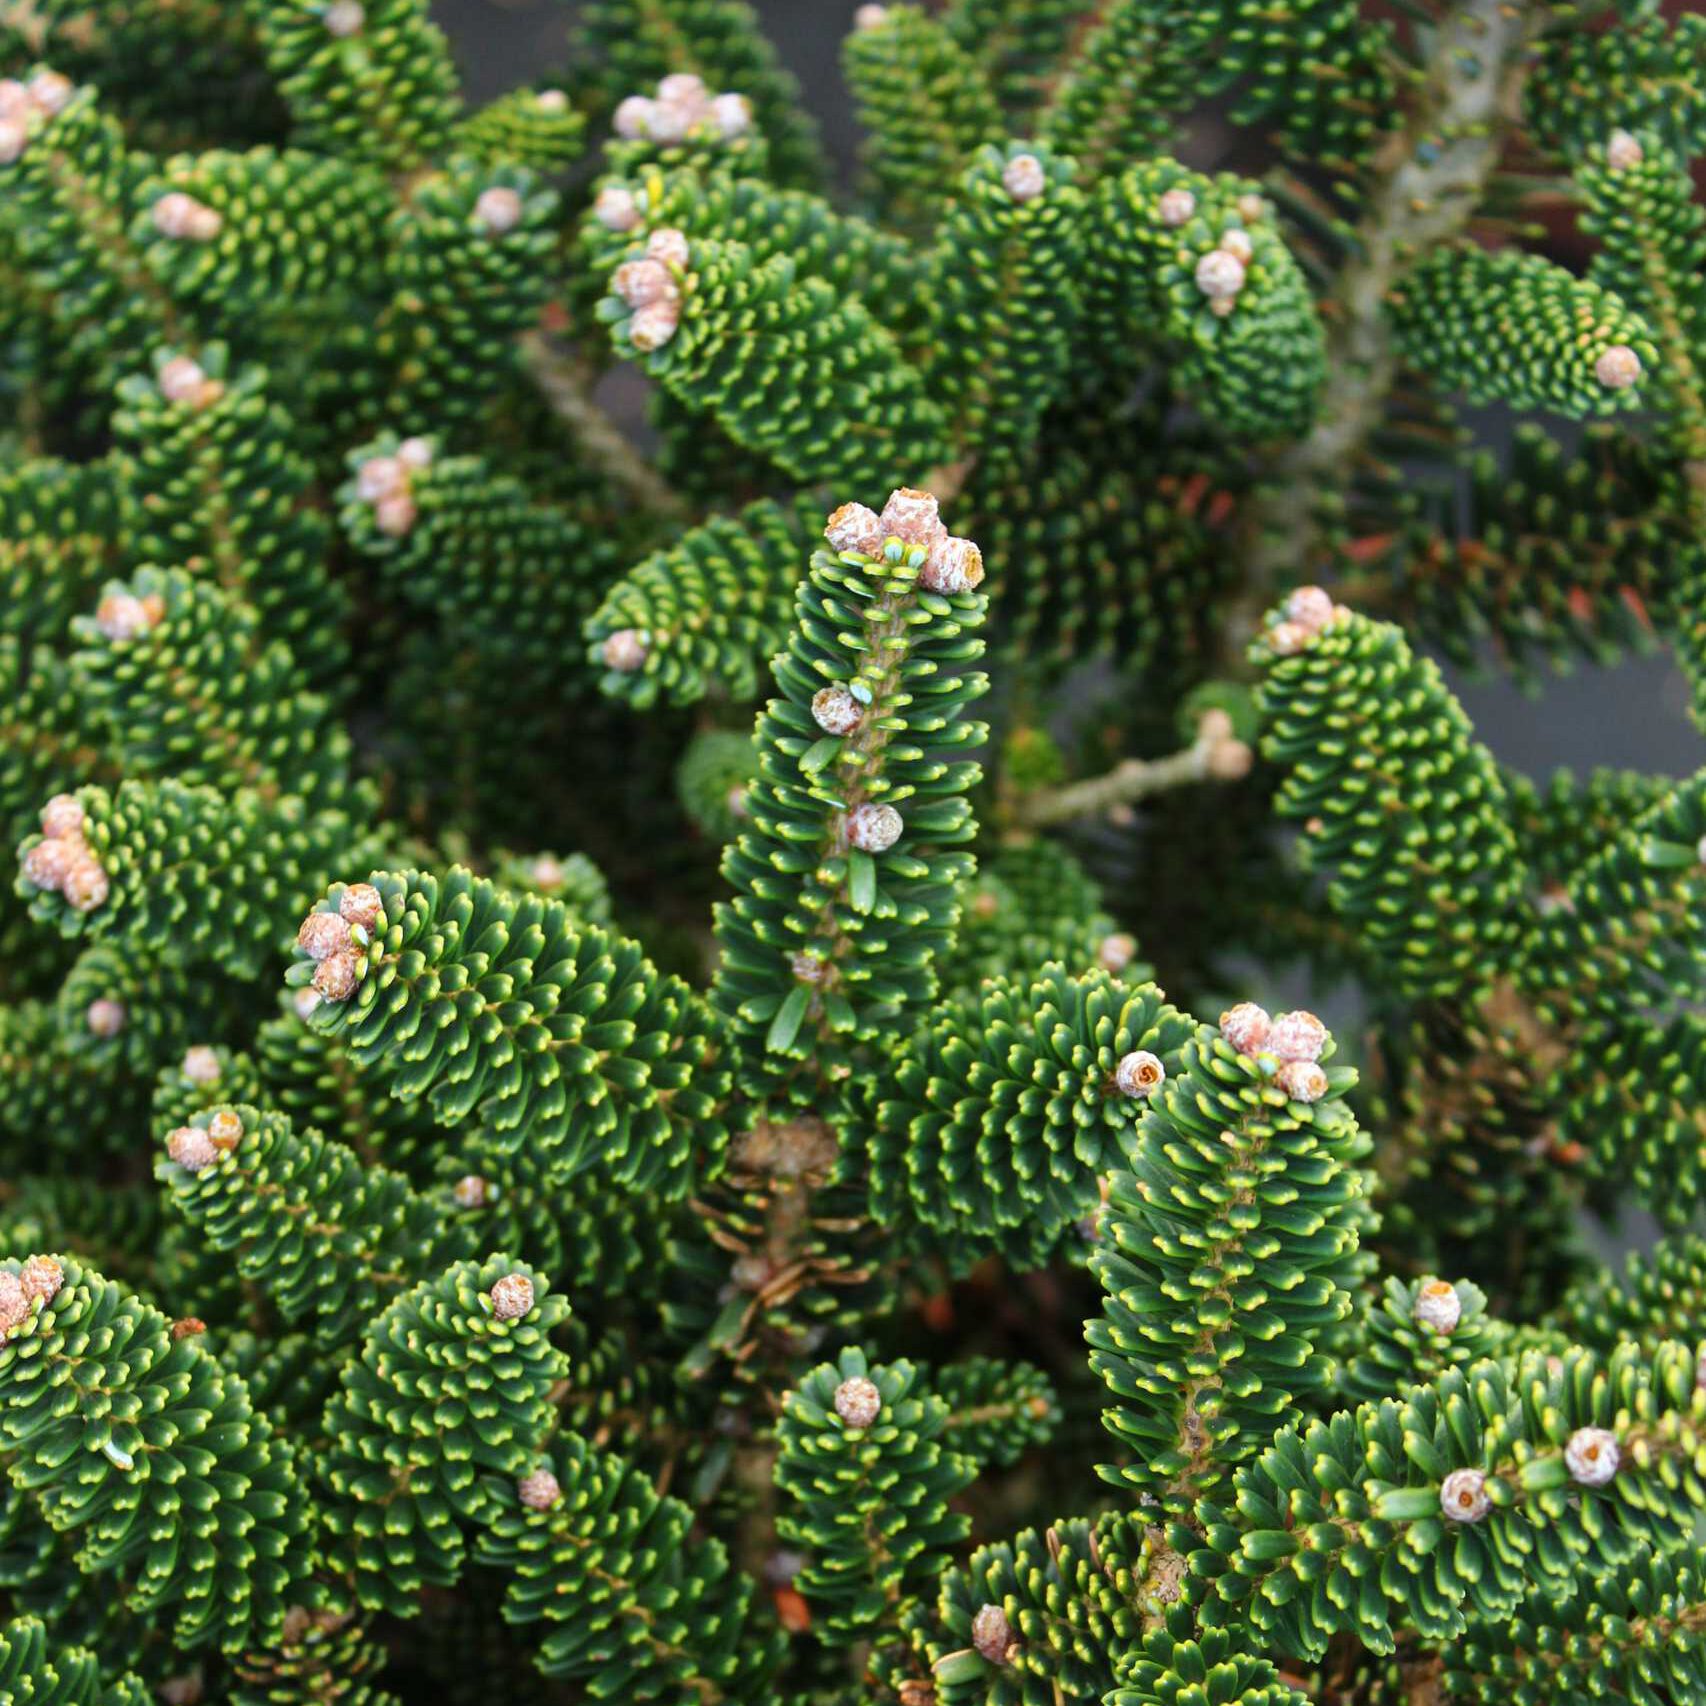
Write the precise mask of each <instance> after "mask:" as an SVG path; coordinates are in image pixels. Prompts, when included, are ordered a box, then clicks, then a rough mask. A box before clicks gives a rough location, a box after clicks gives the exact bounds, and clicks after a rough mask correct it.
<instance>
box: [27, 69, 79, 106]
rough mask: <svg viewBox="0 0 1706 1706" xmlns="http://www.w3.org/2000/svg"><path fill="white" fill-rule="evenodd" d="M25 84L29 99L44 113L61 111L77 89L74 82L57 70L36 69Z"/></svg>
mask: <svg viewBox="0 0 1706 1706" xmlns="http://www.w3.org/2000/svg"><path fill="white" fill-rule="evenodd" d="M27 86H28V88H29V92H30V99H31V100H32V101H33V102H35V104H36V105H37V106H38V107H40V108H41V110H42V111H43V112H44V113H57V112H63V111H64V110H65V106H66V103H67V102H69V101H70V99H71V97H72V95H74V94H75V93H76V90H77V86H76V84H74V83H73V82H72V81H71V79H70V78H69V77H67V76H65V75H63V74H62V73H61V72H58V71H38V72H37V73H36V74H35V76H33V77H32V78H31V79H30V80H29V84H28V85H27Z"/></svg>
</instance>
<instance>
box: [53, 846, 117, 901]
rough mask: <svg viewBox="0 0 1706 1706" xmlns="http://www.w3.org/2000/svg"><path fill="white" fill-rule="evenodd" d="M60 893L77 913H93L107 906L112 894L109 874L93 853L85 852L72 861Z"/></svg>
mask: <svg viewBox="0 0 1706 1706" xmlns="http://www.w3.org/2000/svg"><path fill="white" fill-rule="evenodd" d="M60 892H61V893H62V894H63V895H64V896H65V899H66V902H67V904H69V905H70V906H71V907H72V908H73V910H75V911H77V912H93V911H95V910H96V908H97V907H101V906H104V905H105V904H106V899H107V895H108V894H109V892H110V885H109V884H108V882H107V873H106V872H105V871H104V870H103V869H102V868H101V863H100V861H99V860H98V859H97V858H96V857H95V856H94V854H93V853H90V852H88V851H84V852H82V853H80V854H79V855H78V856H77V857H76V858H75V859H74V860H72V862H71V867H70V869H69V870H67V871H66V873H65V881H64V883H63V884H62V885H61V888H60Z"/></svg>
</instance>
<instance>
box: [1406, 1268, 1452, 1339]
mask: <svg viewBox="0 0 1706 1706" xmlns="http://www.w3.org/2000/svg"><path fill="white" fill-rule="evenodd" d="M1412 1313H1413V1314H1414V1316H1415V1318H1416V1325H1417V1326H1418V1327H1425V1328H1426V1329H1427V1330H1428V1332H1430V1333H1454V1332H1456V1331H1457V1323H1458V1322H1459V1321H1461V1320H1462V1319H1463V1299H1462V1298H1461V1297H1459V1296H1458V1295H1457V1287H1456V1286H1454V1285H1453V1284H1452V1283H1451V1281H1450V1280H1442V1279H1433V1280H1429V1281H1428V1282H1427V1283H1426V1284H1425V1285H1424V1286H1423V1287H1422V1288H1421V1290H1420V1291H1418V1292H1417V1293H1416V1302H1415V1307H1414V1309H1413V1310H1412Z"/></svg>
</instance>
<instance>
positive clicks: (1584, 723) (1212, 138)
mask: <svg viewBox="0 0 1706 1706" xmlns="http://www.w3.org/2000/svg"><path fill="white" fill-rule="evenodd" d="M856 4H857V0H757V8H758V11H759V12H760V14H761V15H762V16H763V18H764V20H765V24H766V27H767V28H768V30H769V32H770V35H771V38H772V40H774V41H775V43H776V45H777V47H778V49H779V50H780V52H781V54H782V57H783V58H784V59H785V60H786V61H787V63H788V66H789V68H790V69H791V70H792V71H793V72H794V75H795V76H796V77H798V78H799V80H800V84H801V87H802V88H803V90H804V91H805V98H806V101H807V103H808V104H809V105H810V107H811V109H812V111H813V113H814V114H815V116H816V118H817V120H818V123H819V125H820V126H821V127H822V130H823V134H824V137H825V139H826V141H827V142H828V144H829V146H830V148H831V150H832V151H833V153H834V154H835V156H836V158H837V159H838V160H839V161H840V162H841V164H842V166H843V169H844V171H846V172H848V173H850V172H851V167H852V162H853V155H854V150H855V149H856V147H857V144H858V132H857V128H856V126H855V125H854V122H853V117H852V113H851V110H850V107H849V103H848V98H847V92H846V88H845V86H844V85H843V83H842V81H841V73H840V69H839V63H838V61H839V55H840V47H841V40H842V37H843V36H844V35H845V34H846V33H847V31H848V29H849V28H850V26H851V20H852V17H853V13H854V11H855V9H856ZM432 11H433V15H434V17H436V18H437V20H438V21H439V23H440V24H441V25H442V26H443V27H444V29H445V30H446V31H447V32H448V33H449V35H450V37H451V40H452V42H453V43H454V46H455V50H456V56H457V60H458V63H459V64H460V66H461V68H462V72H463V77H464V80H465V87H466V89H467V91H468V94H469V96H470V98H471V99H475V100H483V99H486V98H488V97H490V96H492V95H495V94H498V93H500V92H501V91H503V90H504V89H507V88H510V87H512V86H513V85H515V84H517V83H522V82H534V83H537V82H541V81H544V80H546V79H548V77H549V76H550V74H551V73H552V72H554V71H559V70H561V69H562V68H563V67H565V66H566V65H567V64H568V63H569V60H570V53H571V45H570V36H571V32H572V29H573V26H574V22H575V17H576V14H577V12H578V11H579V7H578V5H576V4H575V0H433V5H432ZM1226 140H1227V139H1226V138H1224V137H1223V136H1222V135H1221V134H1219V132H1218V130H1217V127H1216V125H1215V121H1214V120H1213V118H1212V116H1210V117H1208V118H1206V119H1204V120H1202V121H1199V122H1198V123H1197V124H1196V125H1194V126H1193V128H1192V133H1191V136H1190V140H1189V146H1188V149H1186V150H1182V151H1184V152H1188V154H1189V156H1190V157H1191V158H1192V160H1193V161H1194V162H1196V163H1198V164H1204V165H1208V164H1213V163H1214V162H1215V160H1216V158H1217V156H1219V155H1220V154H1221V153H1222V152H1224V150H1225V147H1226ZM1488 427H1489V434H1490V439H1489V441H1490V442H1498V441H1499V440H1501V439H1502V438H1503V436H1504V434H1503V430H1502V423H1499V422H1497V421H1489V423H1488ZM1450 673H1451V675H1452V679H1453V684H1454V686H1456V688H1457V690H1458V692H1459V694H1460V695H1461V697H1462V699H1463V702H1464V705H1465V708H1466V709H1467V710H1468V712H1469V714H1470V716H1471V717H1472V718H1473V719H1474V721H1475V723H1476V726H1477V729H1478V731H1479V732H1480V734H1481V736H1482V738H1483V739H1484V740H1485V741H1486V742H1487V744H1488V745H1489V746H1491V747H1492V749H1493V750H1494V751H1495V752H1496V753H1497V754H1498V755H1499V756H1500V757H1501V758H1502V759H1504V760H1505V761H1506V762H1507V763H1509V764H1511V765H1514V766H1515V767H1516V768H1517V769H1519V770H1523V771H1526V772H1528V773H1529V774H1531V775H1536V776H1543V775H1546V774H1549V773H1550V772H1551V771H1552V770H1554V769H1557V768H1558V767H1559V766H1563V765H1567V766H1569V767H1570V768H1572V769H1576V770H1586V769H1590V768H1592V767H1593V766H1595V765H1618V766H1624V767H1628V768H1631V769H1640V770H1648V771H1661V772H1667V773H1670V774H1674V775H1685V774H1688V773H1689V772H1691V771H1693V770H1695V769H1697V768H1698V767H1699V766H1700V765H1701V764H1702V763H1703V762H1706V742H1703V740H1702V738H1701V736H1700V735H1699V733H1697V731H1696V730H1695V729H1694V726H1693V725H1692V724H1691V723H1690V722H1689V721H1688V717H1687V705H1688V692H1687V687H1686V684H1685V683H1684V681H1683V679H1682V677H1681V675H1680V674H1679V673H1678V671H1677V670H1676V668H1675V666H1674V665H1673V664H1672V662H1671V660H1670V659H1669V658H1668V656H1665V655H1663V654H1658V655H1655V656H1652V657H1645V658H1634V659H1631V660H1628V661H1627V662H1624V663H1622V664H1620V665H1618V666H1616V667H1615V668H1611V669H1597V668H1590V667H1586V666H1584V667H1581V668H1578V669H1577V670H1576V671H1575V672H1574V673H1572V674H1569V675H1562V676H1559V675H1554V676H1551V677H1548V678H1547V680H1546V681H1545V683H1544V684H1543V686H1542V688H1541V689H1540V690H1539V691H1538V692H1534V693H1525V692H1523V691H1521V690H1519V689H1518V688H1516V687H1515V686H1513V685H1512V684H1511V683H1510V682H1509V681H1507V680H1504V679H1501V678H1498V677H1496V676H1489V677H1486V678H1483V679H1474V680H1470V679H1465V678H1464V677H1463V676H1462V674H1461V673H1460V672H1457V671H1452V672H1450Z"/></svg>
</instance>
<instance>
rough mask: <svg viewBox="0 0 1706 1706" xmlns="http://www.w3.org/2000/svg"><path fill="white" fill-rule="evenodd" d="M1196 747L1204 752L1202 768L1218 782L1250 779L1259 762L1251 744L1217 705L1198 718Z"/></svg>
mask: <svg viewBox="0 0 1706 1706" xmlns="http://www.w3.org/2000/svg"><path fill="white" fill-rule="evenodd" d="M1197 745H1198V746H1199V747H1200V748H1201V749H1202V759H1203V768H1204V769H1205V770H1206V771H1207V772H1208V774H1209V775H1210V776H1212V777H1213V778H1214V779H1215V781H1217V782H1236V781H1238V780H1239V779H1240V778H1241V777H1244V776H1248V775H1249V774H1250V766H1251V765H1252V764H1254V763H1255V761H1256V755H1255V754H1254V753H1253V752H1252V751H1251V750H1250V744H1249V742H1248V741H1242V740H1240V739H1239V738H1238V735H1237V732H1236V731H1235V730H1234V728H1233V726H1232V718H1231V716H1230V715H1229V714H1228V713H1227V712H1225V711H1223V710H1221V709H1220V707H1219V706H1218V705H1216V706H1213V707H1211V708H1210V709H1209V710H1207V711H1204V712H1203V714H1202V715H1201V716H1200V717H1199V718H1198V719H1197Z"/></svg>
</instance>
